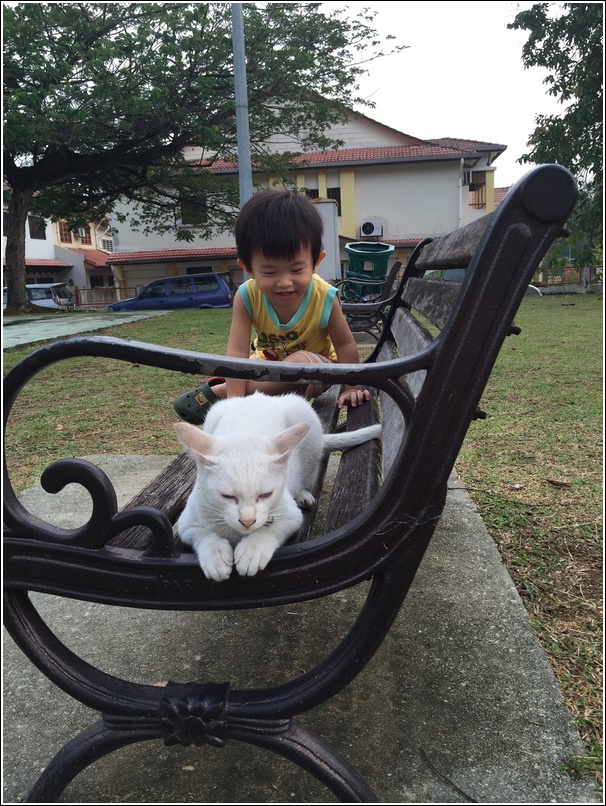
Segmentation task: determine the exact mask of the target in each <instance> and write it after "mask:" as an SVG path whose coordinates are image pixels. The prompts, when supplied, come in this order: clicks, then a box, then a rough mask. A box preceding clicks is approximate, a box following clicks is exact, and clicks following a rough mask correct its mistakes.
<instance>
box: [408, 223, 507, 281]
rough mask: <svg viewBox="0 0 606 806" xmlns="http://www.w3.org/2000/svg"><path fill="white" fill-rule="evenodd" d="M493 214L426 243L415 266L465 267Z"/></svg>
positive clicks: (421, 267)
mask: <svg viewBox="0 0 606 806" xmlns="http://www.w3.org/2000/svg"><path fill="white" fill-rule="evenodd" d="M493 216H494V213H488V215H485V216H482V218H479V219H478V220H477V221H472V223H471V224H467V226H465V227H462V228H461V229H457V230H455V231H454V232H451V233H449V234H448V235H444V236H443V237H440V238H436V240H435V241H433V242H432V243H430V244H427V246H425V248H424V249H423V251H422V252H421V254H420V255H419V258H418V260H417V268H419V269H423V270H424V271H434V270H437V269H466V268H467V266H469V264H470V263H471V259H472V258H473V256H474V254H475V253H476V250H477V248H478V245H479V243H480V241H481V240H482V237H483V235H484V233H485V232H486V230H487V229H488V226H489V224H490V223H491V221H492V218H493Z"/></svg>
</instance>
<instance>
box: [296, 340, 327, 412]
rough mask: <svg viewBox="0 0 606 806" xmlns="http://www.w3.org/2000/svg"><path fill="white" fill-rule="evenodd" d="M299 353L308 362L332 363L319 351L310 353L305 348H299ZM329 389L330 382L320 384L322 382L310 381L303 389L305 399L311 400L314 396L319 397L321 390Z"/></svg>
mask: <svg viewBox="0 0 606 806" xmlns="http://www.w3.org/2000/svg"><path fill="white" fill-rule="evenodd" d="M299 353H300V354H301V355H304V356H305V357H306V358H307V360H308V361H309V363H310V364H332V361H331V360H330V358H327V357H326V356H325V355H320V354H319V353H310V352H308V351H307V350H299ZM328 389H330V384H322V383H319V382H318V383H310V385H309V386H308V387H307V389H306V390H305V399H306V400H312V399H313V398H315V397H320V395H321V394H322V392H326V391H327V390H328Z"/></svg>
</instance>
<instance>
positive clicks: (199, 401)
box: [173, 378, 225, 425]
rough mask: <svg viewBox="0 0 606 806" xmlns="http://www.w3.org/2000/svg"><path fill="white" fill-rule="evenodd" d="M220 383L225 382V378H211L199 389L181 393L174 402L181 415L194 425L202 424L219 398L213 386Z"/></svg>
mask: <svg viewBox="0 0 606 806" xmlns="http://www.w3.org/2000/svg"><path fill="white" fill-rule="evenodd" d="M218 383H225V378H211V379H210V380H209V381H207V382H206V383H203V384H202V386H198V388H197V389H192V390H191V391H189V392H185V394H184V395H179V397H178V398H177V399H176V400H175V402H174V403H173V406H174V409H175V411H176V412H177V414H178V415H179V417H180V418H181V419H182V420H185V422H187V423H192V425H202V423H203V422H204V420H206V415H207V414H208V411H209V409H210V407H211V406H212V405H213V403H216V402H217V400H219V398H218V397H217V395H216V394H215V393H214V392H213V390H212V388H211V387H213V386H216V385H217V384H218Z"/></svg>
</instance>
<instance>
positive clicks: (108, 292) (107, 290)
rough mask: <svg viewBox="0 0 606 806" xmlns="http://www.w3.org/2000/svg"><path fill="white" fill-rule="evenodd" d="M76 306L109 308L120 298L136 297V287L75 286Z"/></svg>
mask: <svg viewBox="0 0 606 806" xmlns="http://www.w3.org/2000/svg"><path fill="white" fill-rule="evenodd" d="M74 293H75V295H76V308H107V306H108V305H111V304H112V302H116V301H117V300H119V299H128V297H134V296H135V294H136V293H137V289H136V288H123V289H119V288H115V287H112V286H110V287H105V286H98V287H97V288H75V289H74Z"/></svg>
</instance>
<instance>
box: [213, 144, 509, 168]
mask: <svg viewBox="0 0 606 806" xmlns="http://www.w3.org/2000/svg"><path fill="white" fill-rule="evenodd" d="M506 148H507V146H504V145H496V144H493V143H482V142H479V141H477V140H456V139H454V138H444V139H443V140H428V141H427V142H424V143H422V144H417V145H402V146H378V147H376V148H374V147H365V148H343V149H337V150H334V151H313V152H310V153H309V154H299V155H297V156H296V157H294V158H293V162H294V163H295V164H301V165H329V164H340V165H343V164H357V165H360V164H362V165H363V164H374V163H389V162H422V161H426V160H452V159H460V158H461V157H462V156H465V155H468V156H471V155H474V154H475V155H477V154H478V151H495V150H498V151H504V150H505V149H506ZM198 165H200V166H201V167H205V168H209V169H210V170H212V171H226V172H229V171H236V170H237V169H238V163H237V161H236V160H215V161H213V160H208V159H205V160H200V162H199V163H198Z"/></svg>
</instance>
